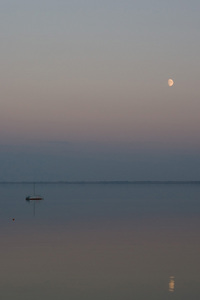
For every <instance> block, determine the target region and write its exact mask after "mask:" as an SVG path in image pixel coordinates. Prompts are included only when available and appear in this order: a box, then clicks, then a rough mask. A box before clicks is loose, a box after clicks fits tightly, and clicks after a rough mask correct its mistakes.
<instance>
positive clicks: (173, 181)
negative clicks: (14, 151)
mask: <svg viewBox="0 0 200 300" xmlns="http://www.w3.org/2000/svg"><path fill="white" fill-rule="evenodd" d="M0 184H99V185H100V184H200V180H191V181H190V180H163V181H162V180H133V181H131V180H99V181H98V180H97V181H81V180H80V181H64V180H60V181H0Z"/></svg>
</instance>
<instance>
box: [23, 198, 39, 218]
mask: <svg viewBox="0 0 200 300" xmlns="http://www.w3.org/2000/svg"><path fill="white" fill-rule="evenodd" d="M41 200H43V199H40V200H31V199H26V202H27V203H29V204H30V205H33V216H34V217H35V214H36V208H35V206H36V203H40V202H41Z"/></svg>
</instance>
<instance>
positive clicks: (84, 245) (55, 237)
mask: <svg viewBox="0 0 200 300" xmlns="http://www.w3.org/2000/svg"><path fill="white" fill-rule="evenodd" d="M36 189H37V192H38V193H40V194H42V195H43V196H44V200H43V201H36V202H34V201H32V202H27V201H25V197H26V196H27V195H28V194H30V193H31V192H32V185H30V184H0V205H1V209H0V226H1V230H0V237H1V247H0V260H1V269H0V287H1V295H2V299H4V300H8V299H9V300H10V299H13V298H14V299H17V300H18V299H21V300H23V299H26V300H27V299H30V300H32V299H44V300H45V299H59V300H62V299H70V300H79V299H82V300H83V299H85V300H86V299H87V300H90V299H95V300H96V299H97V300H98V299H99V300H100V299H101V300H102V299H110V300H112V299H113V300H114V299H115V300H116V299H120V300H121V299H125V300H126V299H127V300H129V299H136V300H137V299H138V300H140V299H141V300H146V299H152V300H157V299H159V300H160V299H162V300H165V299H181V300H185V299H191V300H193V299H194V300H196V299H198V296H199V294H200V278H199V274H200V267H199V265H200V264H199V263H200V258H199V253H200V242H199V235H200V226H199V225H200V202H199V199H200V197H199V196H200V185H198V184H37V186H36Z"/></svg>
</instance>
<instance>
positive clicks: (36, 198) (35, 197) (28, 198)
mask: <svg viewBox="0 0 200 300" xmlns="http://www.w3.org/2000/svg"><path fill="white" fill-rule="evenodd" d="M26 200H43V198H42V197H41V196H27V197H26Z"/></svg>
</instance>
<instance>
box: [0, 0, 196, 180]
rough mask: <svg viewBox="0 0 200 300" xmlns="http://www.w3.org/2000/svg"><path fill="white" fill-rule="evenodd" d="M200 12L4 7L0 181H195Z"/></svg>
mask: <svg viewBox="0 0 200 300" xmlns="http://www.w3.org/2000/svg"><path fill="white" fill-rule="evenodd" d="M199 11H200V2H199V1H197V0H191V1H185V0H181V1H180V0H179V1H178V0H174V1H171V0H169V1H160V0H159V1H158V0H154V1H153V0H143V1H142V0H136V1H130V0H124V1H119V0H107V1H104V0H102V1H96V0H82V1H81V0H77V1H76V0H73V1H64V0H57V1H52V0H48V1H46V0H43V1H42V0H40V1H38V0H35V1H28V0H26V1H25V0H19V1H14V0H6V1H5V0H2V1H1V2H0V22H1V26H0V37H1V52H0V53H1V56H0V59H1V70H0V87H1V88H0V99H1V102H0V105H1V109H0V164H1V173H0V180H8V181H9V180H199V179H200V171H199V166H198V165H199V163H200V154H199V150H200V138H199V125H200V118H199V111H200V101H199V100H200V89H199V79H200V60H199V53H200V38H199V28H200V21H199ZM168 78H173V79H174V81H175V84H174V86H173V87H171V88H170V87H168V85H167V80H168Z"/></svg>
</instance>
